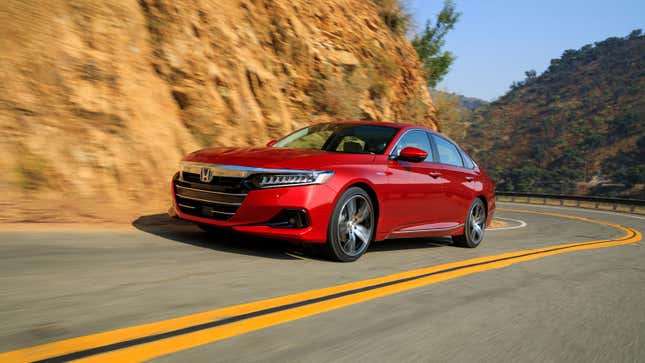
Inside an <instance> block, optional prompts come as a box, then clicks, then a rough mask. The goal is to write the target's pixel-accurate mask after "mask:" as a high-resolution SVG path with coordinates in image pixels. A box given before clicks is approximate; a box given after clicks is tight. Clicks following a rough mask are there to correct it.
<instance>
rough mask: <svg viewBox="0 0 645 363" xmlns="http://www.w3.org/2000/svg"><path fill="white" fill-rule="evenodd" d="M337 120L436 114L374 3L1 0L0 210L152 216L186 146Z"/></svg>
mask: <svg viewBox="0 0 645 363" xmlns="http://www.w3.org/2000/svg"><path fill="white" fill-rule="evenodd" d="M341 119H375V120H381V121H407V122H414V123H421V124H426V125H430V126H434V125H436V123H435V120H434V111H433V108H432V105H431V103H430V98H429V96H428V93H427V90H426V89H425V82H424V80H423V77H422V73H421V70H420V67H419V64H418V58H417V56H416V53H415V51H414V49H413V48H412V47H411V46H410V44H409V43H408V42H407V40H405V38H404V37H402V36H400V35H396V34H394V33H393V32H392V31H391V30H390V29H389V28H388V27H387V26H386V24H385V23H384V22H383V20H382V19H381V18H380V17H379V9H378V8H377V6H376V5H375V4H374V3H373V2H372V1H361V0H329V1H320V2H313V1H305V0H244V1H238V0H227V1H168V0H156V1H151V0H141V1H136V0H115V1H75V0H68V1H62V0H53V1H48V2H41V1H16V0H6V1H3V2H2V3H1V4H0V152H2V155H3V157H2V158H1V159H0V163H1V164H0V168H1V169H0V170H1V171H2V174H1V175H0V188H1V189H2V190H3V198H2V202H1V203H2V211H1V212H0V220H4V221H8V220H78V219H79V218H90V219H110V220H115V219H116V220H127V219H129V218H132V217H133V216H136V215H138V214H141V213H146V212H151V213H152V212H160V211H162V210H163V208H164V206H167V203H168V200H169V199H168V197H167V194H168V185H169V179H170V177H171V175H172V174H173V172H174V171H175V169H176V167H177V164H178V162H179V160H180V158H181V156H182V155H183V154H185V153H187V152H188V151H191V150H194V149H196V148H199V147H201V146H205V145H226V146H229V145H262V144H264V143H265V142H266V141H267V140H269V139H272V138H275V137H278V136H280V135H283V134H285V133H287V132H289V131H292V130H293V129H295V128H297V127H300V126H303V125H305V124H309V123H312V122H316V121H325V120H341Z"/></svg>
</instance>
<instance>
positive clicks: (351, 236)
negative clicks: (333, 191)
mask: <svg viewBox="0 0 645 363" xmlns="http://www.w3.org/2000/svg"><path fill="white" fill-rule="evenodd" d="M373 225H374V213H373V211H372V207H371V205H370V203H369V201H368V200H367V198H365V197H364V196H362V195H354V196H352V197H351V198H350V199H348V200H347V201H346V202H345V204H343V207H342V209H341V211H340V215H339V217H338V241H339V242H340V248H341V249H342V250H343V252H344V253H345V254H347V255H348V256H357V255H360V254H362V253H363V252H364V251H365V249H366V248H367V246H368V244H369V242H370V240H371V238H372V230H373Z"/></svg>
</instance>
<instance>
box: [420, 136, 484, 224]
mask: <svg viewBox="0 0 645 363" xmlns="http://www.w3.org/2000/svg"><path fill="white" fill-rule="evenodd" d="M430 137H431V139H432V141H433V144H434V145H433V146H434V147H435V149H436V153H437V159H438V162H439V165H438V166H437V169H438V170H439V172H440V173H441V174H442V176H443V177H444V178H445V180H446V183H445V184H444V188H445V190H444V192H445V194H446V204H445V214H444V217H445V218H446V222H448V223H451V224H462V223H464V221H465V219H466V215H467V213H468V209H469V208H470V204H471V203H472V201H473V200H474V199H475V197H476V191H475V189H476V186H477V185H478V184H481V183H480V181H479V175H478V173H477V172H476V170H474V169H472V168H467V167H466V165H465V163H464V158H463V155H462V152H461V150H460V149H459V147H457V145H455V144H454V143H453V142H452V141H450V140H448V139H446V138H444V137H441V136H440V135H437V134H434V133H430ZM471 163H472V162H471Z"/></svg>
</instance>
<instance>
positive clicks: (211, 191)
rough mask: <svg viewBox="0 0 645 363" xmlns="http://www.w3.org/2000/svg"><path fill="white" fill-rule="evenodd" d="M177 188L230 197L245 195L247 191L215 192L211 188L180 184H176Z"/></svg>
mask: <svg viewBox="0 0 645 363" xmlns="http://www.w3.org/2000/svg"><path fill="white" fill-rule="evenodd" d="M176 188H177V189H187V190H194V191H196V192H200V193H210V194H218V195H228V196H232V197H246V196H247V195H248V193H225V192H216V191H213V190H208V189H195V188H189V187H184V186H181V185H176Z"/></svg>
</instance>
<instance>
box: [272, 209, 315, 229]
mask: <svg viewBox="0 0 645 363" xmlns="http://www.w3.org/2000/svg"><path fill="white" fill-rule="evenodd" d="M267 224H268V225H269V226H271V227H273V228H305V227H308V226H309V216H308V215H307V211H306V210H304V209H283V210H281V211H280V213H278V214H276V216H275V217H273V218H271V220H270V221H269V223H267Z"/></svg>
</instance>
